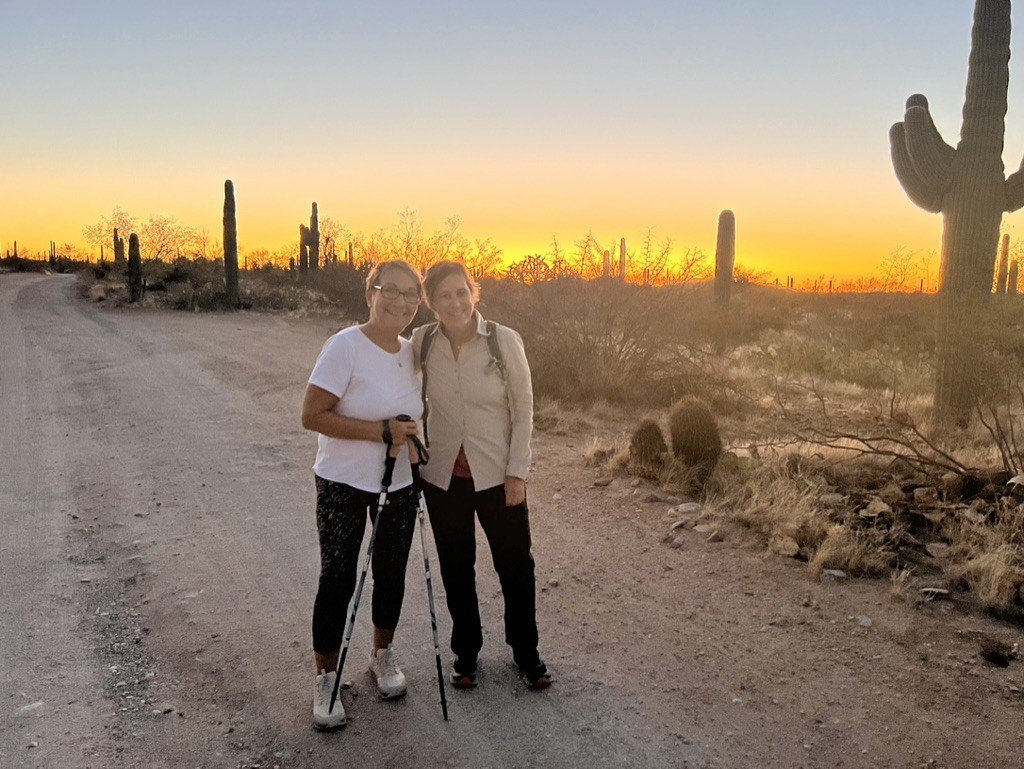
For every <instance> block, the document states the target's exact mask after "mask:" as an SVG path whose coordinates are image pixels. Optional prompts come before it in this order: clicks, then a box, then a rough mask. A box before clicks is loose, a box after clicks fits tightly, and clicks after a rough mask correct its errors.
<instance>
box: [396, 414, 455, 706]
mask: <svg viewBox="0 0 1024 769" xmlns="http://www.w3.org/2000/svg"><path fill="white" fill-rule="evenodd" d="M397 418H398V419H399V420H401V419H402V417H401V416H399V417H397ZM406 419H408V417H406ZM403 421H404V420H403ZM410 440H411V441H412V444H413V446H414V447H415V449H416V459H415V460H414V459H413V454H412V452H411V451H410V452H409V461H410V464H411V465H412V488H413V491H415V493H416V506H417V509H418V511H419V520H420V549H421V550H422V551H423V573H424V575H425V576H426V579H427V602H428V603H429V605H430V630H431V632H432V633H433V634H434V661H435V662H436V663H437V689H438V691H439V692H440V693H441V713H443V714H444V720H445V721H447V720H448V698H447V697H446V696H445V692H444V672H443V671H442V670H441V645H440V644H439V643H438V641H437V612H436V611H434V583H433V580H432V579H431V578H430V557H429V556H428V555H427V534H426V528H427V521H426V510H427V503H426V500H425V499H424V498H423V481H422V480H421V479H420V465H425V464H426V463H427V460H428V459H429V458H430V456H429V455H428V454H427V450H426V448H425V447H424V446H423V443H422V442H421V441H420V439H419V438H417V437H416V436H415V435H414V436H412V438H410Z"/></svg>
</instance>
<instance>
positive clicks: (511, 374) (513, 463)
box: [499, 328, 533, 480]
mask: <svg viewBox="0 0 1024 769" xmlns="http://www.w3.org/2000/svg"><path fill="white" fill-rule="evenodd" d="M504 330H505V331H506V334H504V337H505V339H504V341H505V344H504V345H502V355H503V356H504V357H505V368H506V371H507V373H508V401H509V408H510V410H511V415H510V416H511V423H512V424H511V427H512V429H511V435H510V438H509V451H508V466H507V468H506V469H505V475H511V476H512V477H514V478H522V479H523V480H526V477H527V475H529V473H530V462H531V460H532V454H531V452H530V438H531V437H532V435H533V381H532V379H531V377H530V364H529V363H528V362H527V360H526V349H525V348H524V347H523V338H522V337H521V336H519V334H518V332H516V331H514V330H513V329H510V328H509V329H504ZM501 341H502V340H501V339H500V337H499V343H500V342H501Z"/></svg>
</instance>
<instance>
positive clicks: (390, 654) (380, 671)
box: [370, 644, 405, 700]
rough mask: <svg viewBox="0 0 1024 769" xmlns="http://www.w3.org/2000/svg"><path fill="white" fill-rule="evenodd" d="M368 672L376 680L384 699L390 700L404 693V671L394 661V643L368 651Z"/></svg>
mask: <svg viewBox="0 0 1024 769" xmlns="http://www.w3.org/2000/svg"><path fill="white" fill-rule="evenodd" d="M370 672H371V673H373V676H374V678H375V679H376V680H377V690H378V691H379V692H380V696H381V697H383V698H384V699H386V700H391V699H394V698H395V697H401V696H402V695H403V694H405V673H403V672H402V669H401V668H399V667H398V663H397V662H395V647H394V645H392V644H389V645H388V647H387V648H386V649H378V650H377V651H376V652H370Z"/></svg>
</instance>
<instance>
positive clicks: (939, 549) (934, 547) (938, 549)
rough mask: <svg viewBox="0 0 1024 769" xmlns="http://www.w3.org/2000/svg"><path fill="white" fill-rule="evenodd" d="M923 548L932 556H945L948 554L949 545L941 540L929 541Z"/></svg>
mask: <svg viewBox="0 0 1024 769" xmlns="http://www.w3.org/2000/svg"><path fill="white" fill-rule="evenodd" d="M924 549H925V550H926V551H928V555H930V556H931V557H932V558H945V557H946V556H948V555H949V545H946V544H943V543H942V542H929V543H928V544H927V545H925V546H924Z"/></svg>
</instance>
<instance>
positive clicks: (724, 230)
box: [715, 211, 736, 307]
mask: <svg viewBox="0 0 1024 769" xmlns="http://www.w3.org/2000/svg"><path fill="white" fill-rule="evenodd" d="M735 265H736V217H735V216H734V215H733V212H732V211H723V212H722V213H721V214H720V215H719V217H718V246H717V247H716V248H715V301H716V302H717V303H718V304H719V305H720V306H722V307H726V306H728V304H729V297H730V295H731V294H732V272H733V269H734V267H735Z"/></svg>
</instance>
